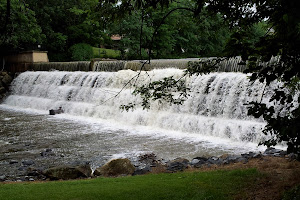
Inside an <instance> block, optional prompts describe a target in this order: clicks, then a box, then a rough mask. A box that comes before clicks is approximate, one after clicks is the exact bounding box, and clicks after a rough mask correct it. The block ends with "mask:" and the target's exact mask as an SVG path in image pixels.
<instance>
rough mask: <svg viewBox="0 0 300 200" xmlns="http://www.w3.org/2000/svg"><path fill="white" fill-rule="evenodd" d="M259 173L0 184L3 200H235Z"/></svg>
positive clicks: (248, 171)
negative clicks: (233, 199)
mask: <svg viewBox="0 0 300 200" xmlns="http://www.w3.org/2000/svg"><path fill="white" fill-rule="evenodd" d="M260 176H261V175H260V173H259V172H258V171H256V170H255V169H248V170H233V171H212V172H182V173H174V174H150V175H144V176H132V177H119V178H96V179H88V180H75V181H56V182H44V183H18V184H0V199H3V200H4V199H5V200H9V199H20V200H26V199H55V200H61V199H73V200H75V199H76V200H79V199H97V200H98V199H114V200H115V199H125V200H131V199H138V200H140V199H149V200H156V199H170V200H176V199H218V200H221V199H232V198H233V197H234V196H235V195H236V194H238V193H241V192H242V191H243V188H245V187H247V186H249V185H250V184H254V183H255V180H256V178H258V177H260Z"/></svg>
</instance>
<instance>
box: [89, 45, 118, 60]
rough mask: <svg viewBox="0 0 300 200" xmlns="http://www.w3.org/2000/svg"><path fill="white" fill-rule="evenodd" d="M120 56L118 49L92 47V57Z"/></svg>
mask: <svg viewBox="0 0 300 200" xmlns="http://www.w3.org/2000/svg"><path fill="white" fill-rule="evenodd" d="M120 56H121V52H120V51H119V50H113V49H103V48H97V47H93V58H120Z"/></svg>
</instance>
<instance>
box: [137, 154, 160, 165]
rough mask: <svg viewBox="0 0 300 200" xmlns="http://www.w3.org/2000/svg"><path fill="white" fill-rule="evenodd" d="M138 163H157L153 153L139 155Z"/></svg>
mask: <svg viewBox="0 0 300 200" xmlns="http://www.w3.org/2000/svg"><path fill="white" fill-rule="evenodd" d="M139 162H141V163H145V164H150V165H152V164H155V163H156V162H157V157H156V155H155V154H154V153H148V154H144V155H140V156H139Z"/></svg>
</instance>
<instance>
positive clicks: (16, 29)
mask: <svg viewBox="0 0 300 200" xmlns="http://www.w3.org/2000/svg"><path fill="white" fill-rule="evenodd" d="M7 3H9V5H10V10H9V11H8V12H7ZM44 38H45V36H44V35H43V34H42V30H41V27H40V26H39V25H38V23H37V19H36V16H35V13H34V11H33V10H31V9H29V8H28V4H25V3H23V2H20V1H19V0H10V1H6V0H0V52H1V53H4V52H9V51H17V50H28V48H33V49H36V48H37V47H38V45H39V44H41V43H42V40H43V39H44Z"/></svg>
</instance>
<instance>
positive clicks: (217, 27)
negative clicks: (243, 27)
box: [108, 1, 230, 59]
mask: <svg viewBox="0 0 300 200" xmlns="http://www.w3.org/2000/svg"><path fill="white" fill-rule="evenodd" d="M193 4H194V3H192V2H190V1H177V2H173V3H171V4H170V5H169V7H168V8H165V9H163V8H162V7H161V6H158V7H157V8H156V9H154V8H137V9H135V10H132V11H131V13H130V14H128V15H127V16H125V18H121V19H119V20H117V21H115V22H113V24H112V25H111V26H110V28H109V29H108V30H109V32H110V33H111V34H120V35H122V36H123V37H122V40H121V42H122V48H123V49H127V50H128V54H127V55H128V56H129V58H130V59H138V58H141V57H142V58H147V53H146V49H149V48H150V46H151V50H152V58H172V57H173V58H174V57H193V56H207V55H210V56H216V55H222V52H223V50H224V48H225V43H226V41H227V39H228V38H229V36H230V30H229V29H228V28H227V26H226V23H224V21H223V19H222V18H221V16H220V15H209V14H208V13H207V12H202V13H201V15H199V16H197V17H193V13H192V12H190V11H189V10H188V9H189V7H192V6H194V5H193ZM177 8H181V9H178V10H176V9H177ZM186 9H187V10H186ZM173 11H174V12H173ZM169 12H171V13H170V15H169V16H168V17H167V18H165V20H164V22H163V23H162V24H160V23H161V20H162V18H163V16H165V15H166V14H167V13H169ZM157 27H158V29H157V30H156V33H155V34H154V31H155V29H156V28H157ZM153 36H154V37H155V39H154V40H152V37H153ZM150 44H151V45H150ZM141 53H142V56H141V55H140V54H141Z"/></svg>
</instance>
